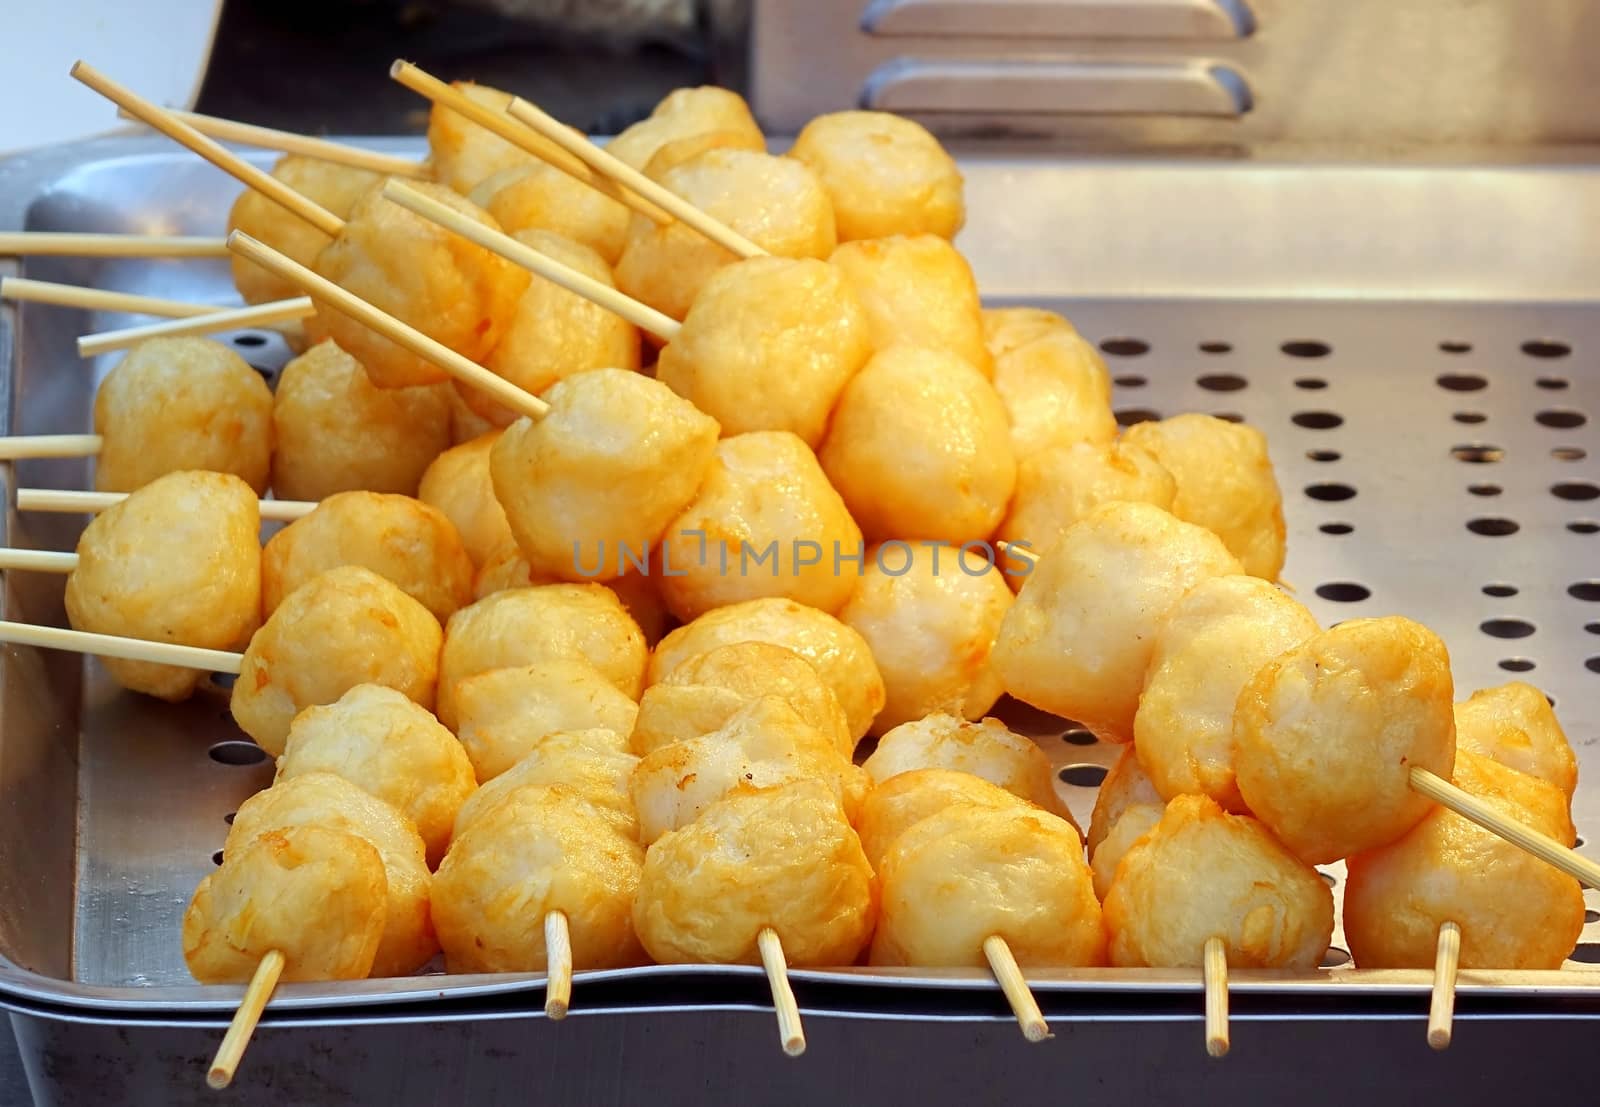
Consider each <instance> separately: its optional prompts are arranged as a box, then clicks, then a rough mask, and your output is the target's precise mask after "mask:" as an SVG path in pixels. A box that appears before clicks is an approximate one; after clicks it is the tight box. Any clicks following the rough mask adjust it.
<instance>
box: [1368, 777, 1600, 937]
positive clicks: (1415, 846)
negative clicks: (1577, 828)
mask: <svg viewBox="0 0 1600 1107" xmlns="http://www.w3.org/2000/svg"><path fill="white" fill-rule="evenodd" d="M1455 782H1456V784H1457V785H1459V786H1460V787H1461V788H1464V789H1465V790H1466V791H1468V792H1471V793H1472V794H1473V795H1475V796H1477V797H1479V798H1480V799H1482V800H1484V801H1485V802H1486V803H1487V804H1489V806H1490V807H1492V808H1494V809H1495V810H1496V811H1497V812H1499V813H1500V814H1502V815H1504V816H1506V817H1507V818H1510V819H1514V820H1516V821H1517V822H1519V823H1522V824H1523V825H1524V826H1527V827H1531V828H1532V829H1534V830H1537V831H1539V832H1540V833H1542V834H1548V835H1549V836H1550V837H1552V838H1554V839H1556V840H1557V841H1558V842H1562V843H1564V844H1567V845H1570V844H1571V843H1572V841H1573V829H1572V819H1571V817H1570V816H1569V815H1568V814H1567V797H1566V796H1565V795H1564V794H1563V793H1562V791H1561V790H1560V789H1559V788H1557V787H1556V786H1555V785H1553V784H1549V783H1547V782H1545V781H1543V780H1539V779H1537V778H1535V777H1531V776H1528V775H1527V774H1526V773H1520V772H1518V771H1516V770H1515V769H1508V768H1506V767H1505V766H1504V765H1500V764H1497V763H1495V762H1494V761H1492V760H1490V759H1489V758H1487V757H1479V756H1478V755H1477V754H1473V753H1468V752H1467V751H1466V750H1457V751H1456V768H1455ZM1583 912H1584V904H1583V888H1582V886H1581V885H1580V884H1579V883H1578V882H1577V881H1576V880H1574V879H1573V878H1572V877H1570V876H1568V875H1567V874H1566V873H1563V872H1561V871H1560V870H1559V869H1556V868H1555V867H1553V866H1552V865H1550V864H1548V863H1547V862H1545V861H1541V860H1540V859H1539V858H1537V857H1534V856H1533V855H1532V854H1530V853H1527V852H1525V851H1523V850H1521V849H1519V848H1518V847H1516V846H1514V845H1512V844H1511V843H1510V842H1507V841H1506V840H1505V839H1503V838H1501V837H1499V836H1497V835H1495V834H1491V833H1490V832H1489V831H1487V830H1484V829H1483V828H1482V827H1480V826H1478V825H1476V824H1475V823H1472V822H1469V821H1467V820H1466V819H1463V818H1462V817H1461V816H1459V815H1456V814H1453V813H1452V812H1450V811H1447V810H1445V809H1444V808H1443V807H1434V808H1433V809H1432V810H1430V811H1429V812H1428V813H1427V815H1425V816H1423V819H1422V821H1421V822H1419V823H1418V824H1417V825H1416V826H1414V827H1412V828H1411V829H1410V830H1409V831H1407V832H1406V833H1405V834H1404V835H1403V836H1402V837H1400V838H1399V839H1398V840H1396V841H1394V842H1391V843H1389V844H1388V845H1385V846H1380V847H1378V848H1377V849H1374V850H1369V851H1367V852H1365V853H1358V854H1356V855H1354V856H1353V857H1351V858H1350V861H1349V877H1348V879H1347V880H1346V881H1345V888H1344V932H1345V937H1346V938H1348V939H1349V940H1350V954H1351V956H1352V957H1354V958H1355V962H1356V964H1357V965H1358V966H1360V967H1361V968H1364V969H1366V968H1374V969H1377V968H1384V969H1421V968H1430V967H1431V966H1432V965H1433V959H1434V951H1435V949H1436V948H1437V943H1438V937H1439V927H1440V926H1442V925H1443V924H1444V923H1446V922H1453V923H1455V924H1456V925H1457V926H1459V927H1460V928H1461V967H1462V968H1464V969H1559V968H1560V967H1561V963H1562V962H1563V961H1564V960H1566V958H1567V955H1568V954H1570V953H1571V952H1572V947H1573V945H1574V944H1575V943H1576V942H1577V940H1578V935H1579V933H1580V932H1581V931H1582V930H1583Z"/></svg>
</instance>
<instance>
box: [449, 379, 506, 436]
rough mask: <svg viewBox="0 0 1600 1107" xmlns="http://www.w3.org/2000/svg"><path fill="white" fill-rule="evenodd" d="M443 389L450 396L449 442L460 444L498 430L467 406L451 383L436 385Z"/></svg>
mask: <svg viewBox="0 0 1600 1107" xmlns="http://www.w3.org/2000/svg"><path fill="white" fill-rule="evenodd" d="M435 387H437V388H441V389H443V390H444V393H445V395H446V396H448V397H449V398H450V444H451V445H452V446H462V445H465V444H466V443H468V442H471V441H472V440H473V439H475V438H482V437H483V436H484V435H486V434H489V433H491V432H496V433H497V432H498V431H499V429H500V428H499V427H496V426H495V425H494V424H493V423H491V422H489V420H487V419H485V418H484V417H483V416H481V415H479V414H478V413H477V412H476V411H473V410H472V409H471V408H470V407H468V406H467V401H465V400H463V399H462V398H461V393H460V392H459V391H457V390H456V388H455V387H454V386H453V385H443V384H441V385H436V386H435Z"/></svg>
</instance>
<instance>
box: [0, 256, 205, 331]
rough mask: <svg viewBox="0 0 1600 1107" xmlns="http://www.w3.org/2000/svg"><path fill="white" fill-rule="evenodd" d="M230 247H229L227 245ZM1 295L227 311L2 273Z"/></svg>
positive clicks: (86, 304) (156, 311)
mask: <svg viewBox="0 0 1600 1107" xmlns="http://www.w3.org/2000/svg"><path fill="white" fill-rule="evenodd" d="M224 251H226V247H224ZM0 299H5V300H15V301H17V302H18V303H27V304H50V305H53V306H55V307H73V308H84V309H85V310H87V311H118V312H124V313H126V314H128V315H160V316H165V317H167V318H172V319H187V318H191V317H193V316H199V315H211V314H214V313H216V312H219V311H227V310H228V309H227V308H226V307H222V306H218V305H214V304H191V303H189V302H188V301H186V300H165V299H162V298H161V297H159V296H137V295H134V294H133V293H131V292H107V291H104V290H103V289H99V288H83V287H81V286H79V285H75V284H57V283H56V282H55V281H34V280H29V279H27V278H26V277H0Z"/></svg>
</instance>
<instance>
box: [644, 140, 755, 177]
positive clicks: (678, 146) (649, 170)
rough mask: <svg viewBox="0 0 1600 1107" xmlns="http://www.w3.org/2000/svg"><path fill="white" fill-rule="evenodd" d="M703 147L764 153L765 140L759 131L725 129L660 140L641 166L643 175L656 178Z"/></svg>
mask: <svg viewBox="0 0 1600 1107" xmlns="http://www.w3.org/2000/svg"><path fill="white" fill-rule="evenodd" d="M707 150H754V151H756V152H757V153H766V150H767V140H766V139H765V138H763V137H762V136H761V135H760V134H751V133H750V132H748V131H742V130H727V129H724V130H716V131H701V132H699V133H698V134H692V135H685V136H683V137H682V138H675V139H672V140H671V141H670V142H663V143H662V144H661V146H660V147H659V148H657V150H656V152H655V153H653V154H651V155H650V160H649V161H648V162H647V163H646V164H645V167H644V175H645V176H647V177H649V178H650V179H652V180H656V179H658V178H659V177H660V176H661V174H663V173H665V172H666V171H667V170H669V169H672V168H675V167H677V166H679V165H682V164H683V163H684V162H686V161H690V160H692V159H694V158H697V157H699V156H700V155H701V154H703V153H705V152H706V151H707Z"/></svg>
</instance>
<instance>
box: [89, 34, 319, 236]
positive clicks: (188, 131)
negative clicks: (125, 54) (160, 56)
mask: <svg viewBox="0 0 1600 1107" xmlns="http://www.w3.org/2000/svg"><path fill="white" fill-rule="evenodd" d="M72 76H73V77H75V78H76V79H77V80H79V81H81V82H83V83H84V84H86V85H88V86H89V87H90V88H92V89H94V90H95V91H96V92H98V93H99V94H100V95H101V96H104V97H105V98H106V99H107V100H110V101H111V102H112V103H114V104H116V105H117V106H118V107H119V108H122V109H123V110H124V111H126V112H127V113H128V114H129V115H131V116H133V117H134V118H135V119H137V120H139V122H141V123H145V124H148V125H149V126H151V127H154V128H155V129H156V130H158V131H160V132H161V133H162V134H164V135H166V136H167V137H168V138H170V139H172V140H173V141H174V142H177V143H179V144H180V145H183V146H186V147H188V148H189V149H190V150H193V151H194V152H195V153H197V154H199V155H200V156H201V157H203V158H205V159H206V160H207V161H209V162H210V163H211V164H212V165H214V166H216V167H217V168H218V169H220V170H222V171H223V172H224V173H227V174H229V175H230V176H232V177H233V178H234V179H235V180H237V181H239V182H240V183H241V184H243V185H245V186H246V187H248V188H253V189H255V190H256V191H257V192H259V193H261V195H263V196H265V197H266V198H267V199H269V200H272V201H273V202H274V203H277V204H279V205H281V206H282V207H284V208H286V209H287V210H289V211H291V212H293V213H294V214H295V215H298V216H299V217H300V218H301V219H304V220H305V221H306V222H307V223H310V224H311V225H312V226H313V227H315V228H317V230H319V231H321V232H322V233H323V234H326V235H329V236H330V237H331V236H334V235H337V234H338V233H339V232H340V231H341V230H342V229H343V228H344V220H343V219H340V218H339V217H338V216H337V215H335V214H333V212H331V211H329V210H328V209H327V208H325V207H323V206H322V205H321V204H318V203H315V202H313V201H312V200H311V199H309V198H308V197H305V196H302V195H301V194H300V193H298V192H296V191H295V190H294V189H292V188H290V187H289V186H288V185H286V184H284V183H283V182H282V181H280V180H278V178H276V177H274V176H272V175H271V174H270V173H267V172H265V171H263V170H261V169H257V168H256V167H255V166H253V165H251V164H250V163H249V162H247V161H245V160H244V159H243V158H241V157H239V155H237V154H235V153H233V152H232V151H231V150H228V149H227V148H225V147H224V146H222V145H221V144H219V143H218V142H217V141H216V140H214V139H210V138H207V137H206V136H205V135H203V134H201V133H200V132H199V131H197V130H195V129H194V128H193V127H191V126H189V124H187V123H185V122H184V121H183V120H181V119H178V118H176V117H175V116H174V115H173V114H172V113H171V112H169V111H167V110H166V109H165V108H162V107H159V106H157V105H156V104H153V103H151V102H150V101H149V100H146V99H145V98H144V97H142V96H140V95H139V94H138V93H136V92H134V91H133V90H132V89H128V88H124V87H123V86H122V85H119V84H118V83H117V82H116V81H113V80H112V79H111V78H110V77H107V76H106V75H105V74H104V73H101V72H100V71H99V70H97V69H95V68H94V67H93V66H91V65H89V64H88V63H86V62H82V61H79V62H74V63H73V66H72Z"/></svg>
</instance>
